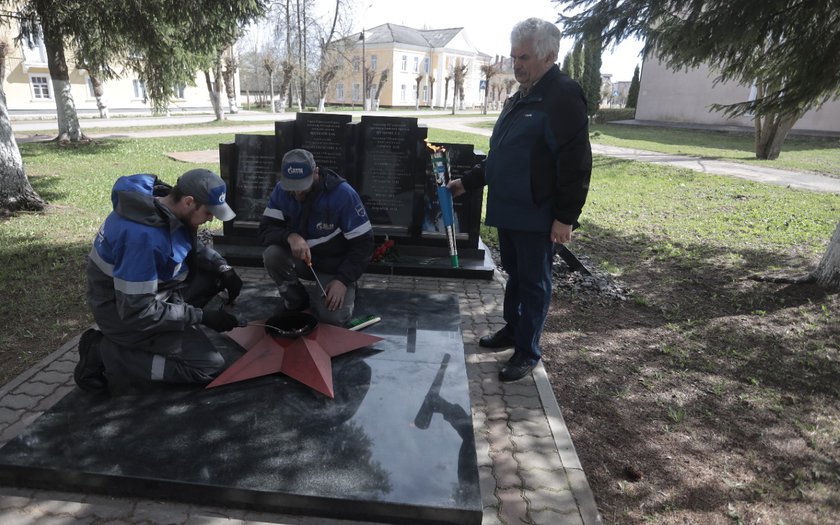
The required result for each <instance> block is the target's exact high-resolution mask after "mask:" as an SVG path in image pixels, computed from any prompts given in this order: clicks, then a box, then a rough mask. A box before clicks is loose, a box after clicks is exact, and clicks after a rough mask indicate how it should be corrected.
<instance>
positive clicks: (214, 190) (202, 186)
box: [175, 169, 236, 222]
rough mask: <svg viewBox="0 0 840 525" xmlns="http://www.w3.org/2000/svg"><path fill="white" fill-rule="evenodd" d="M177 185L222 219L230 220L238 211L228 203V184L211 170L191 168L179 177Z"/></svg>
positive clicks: (184, 192) (182, 191)
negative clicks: (235, 211) (226, 200)
mask: <svg viewBox="0 0 840 525" xmlns="http://www.w3.org/2000/svg"><path fill="white" fill-rule="evenodd" d="M175 187H177V188H178V189H179V190H181V193H183V194H184V195H189V196H190V197H192V198H194V199H195V200H196V202H199V203H201V204H204V205H205V206H207V209H208V210H210V213H212V214H213V216H214V217H216V218H217V219H219V220H220V221H222V222H224V221H229V220H231V219H233V218H234V217H236V213H234V212H233V210H232V209H231V208H230V206H228V205H227V203H226V202H225V197H226V195H227V185H226V184H225V181H224V180H222V178H221V177H219V176H218V175H216V174H215V173H213V172H212V171H210V170H205V169H194V170H190V171H188V172H186V173H184V174H183V175H181V176H180V177H179V178H178V182H176V183H175Z"/></svg>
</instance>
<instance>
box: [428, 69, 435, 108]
mask: <svg viewBox="0 0 840 525" xmlns="http://www.w3.org/2000/svg"><path fill="white" fill-rule="evenodd" d="M429 109H435V76H434V75H433V74H432V73H429Z"/></svg>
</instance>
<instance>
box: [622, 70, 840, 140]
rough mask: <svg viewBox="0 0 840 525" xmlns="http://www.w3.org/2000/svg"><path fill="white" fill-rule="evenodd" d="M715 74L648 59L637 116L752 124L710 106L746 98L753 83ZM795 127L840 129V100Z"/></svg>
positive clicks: (643, 72) (812, 112)
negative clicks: (721, 78) (727, 79)
mask: <svg viewBox="0 0 840 525" xmlns="http://www.w3.org/2000/svg"><path fill="white" fill-rule="evenodd" d="M716 77H717V74H716V73H715V72H714V71H712V70H711V69H710V68H709V67H708V66H702V67H699V68H696V69H691V70H688V71H678V72H674V71H671V70H669V69H668V68H667V67H665V65H664V64H663V63H662V62H660V61H659V60H658V59H656V58H647V59H645V61H644V63H643V65H642V73H641V83H640V87H639V101H638V104H637V107H636V120H658V121H665V122H687V123H693V124H709V125H722V126H753V125H754V124H753V119H752V117H750V116H749V115H742V116H740V117H735V118H727V117H725V116H724V115H723V113H722V112H719V111H712V110H711V109H710V108H709V106H710V105H711V104H731V103H735V102H744V101H746V100H750V98H751V96H752V97H754V95H755V91H754V88H752V86H747V85H743V84H738V83H735V82H726V83H723V82H721V83H718V84H714V79H715V78H716ZM793 129H794V130H800V131H804V130H808V131H823V132H838V133H840V100H835V101H833V102H827V103H826V104H824V105H823V106H822V108H820V109H819V110H817V111H809V112H807V113H805V115H803V116H802V118H800V119H799V120H798V121H797V123H796V125H795V126H794V127H793Z"/></svg>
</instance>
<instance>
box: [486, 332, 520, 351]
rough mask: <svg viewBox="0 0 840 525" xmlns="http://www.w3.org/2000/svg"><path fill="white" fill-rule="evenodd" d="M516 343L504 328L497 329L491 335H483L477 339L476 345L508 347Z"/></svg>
mask: <svg viewBox="0 0 840 525" xmlns="http://www.w3.org/2000/svg"><path fill="white" fill-rule="evenodd" d="M515 344H516V341H514V340H513V337H511V336H509V335H507V333H506V332H504V329H502V330H499V331H498V332H496V333H495V334H493V335H485V336H484V337H482V338H481V339H479V340H478V346H481V347H484V348H510V347H512V346H514V345H515Z"/></svg>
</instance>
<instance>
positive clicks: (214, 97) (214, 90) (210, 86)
mask: <svg viewBox="0 0 840 525" xmlns="http://www.w3.org/2000/svg"><path fill="white" fill-rule="evenodd" d="M213 73H214V76H215V78H216V82H215V84H214V83H213V80H211V78H210V72H209V71H205V72H204V82H205V83H206V84H207V92H208V93H209V94H210V103H211V104H212V105H213V113H215V114H216V120H217V121H221V120H225V109H224V108H223V107H222V93H221V83H222V72H221V67H219V65H218V64H217V65H216V68H215V71H214V72H213Z"/></svg>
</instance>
